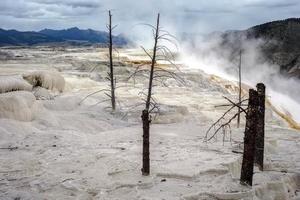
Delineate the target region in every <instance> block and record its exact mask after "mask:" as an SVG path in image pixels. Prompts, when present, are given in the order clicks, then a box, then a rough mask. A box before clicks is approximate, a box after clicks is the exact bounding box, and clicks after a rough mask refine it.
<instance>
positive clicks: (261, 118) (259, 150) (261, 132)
mask: <svg viewBox="0 0 300 200" xmlns="http://www.w3.org/2000/svg"><path fill="white" fill-rule="evenodd" d="M256 88H257V93H258V113H257V120H258V121H257V133H256V134H257V135H256V140H255V159H254V163H255V164H256V165H257V166H258V167H259V169H260V170H261V171H263V169H264V142H265V96H266V94H265V90H266V89H265V85H264V84H263V83H258V84H257V85H256Z"/></svg>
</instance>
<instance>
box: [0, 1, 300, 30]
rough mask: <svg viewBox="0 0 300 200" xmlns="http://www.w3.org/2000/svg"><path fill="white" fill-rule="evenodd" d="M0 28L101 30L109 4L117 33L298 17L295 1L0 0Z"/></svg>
mask: <svg viewBox="0 0 300 200" xmlns="http://www.w3.org/2000/svg"><path fill="white" fill-rule="evenodd" d="M0 1H1V4H0V15H1V16H0V27H1V28H5V29H18V30H40V29H43V28H54V29H61V28H69V27H74V26H77V27H80V28H92V29H97V30H104V29H105V24H106V21H107V10H108V9H112V10H113V15H114V18H113V20H114V21H115V23H117V24H119V26H118V29H117V31H118V32H131V31H133V29H134V27H135V25H136V24H138V23H140V22H146V23H153V22H154V21H155V15H156V14H157V12H160V13H161V15H162V24H163V25H164V26H165V27H167V28H169V29H171V30H172V29H173V30H175V31H179V32H201V33H207V32H211V31H223V30H229V29H245V28H248V27H250V26H252V25H256V24H259V23H263V22H267V21H272V20H278V19H284V18H289V17H300V1H299V0H0Z"/></svg>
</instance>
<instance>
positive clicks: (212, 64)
mask: <svg viewBox="0 0 300 200" xmlns="http://www.w3.org/2000/svg"><path fill="white" fill-rule="evenodd" d="M262 45H265V42H264V41H263V40H261V39H251V40H247V39H242V41H241V44H240V46H241V49H243V54H242V82H243V83H245V84H247V85H250V86H251V87H255V85H256V84H257V83H259V82H262V83H264V84H265V85H266V87H267V95H268V96H269V99H270V100H271V102H272V104H273V105H275V107H276V108H277V109H279V110H280V111H282V112H284V113H286V114H290V115H291V116H292V117H293V119H294V120H296V121H297V122H298V123H299V122H300V92H299V84H300V81H299V80H298V79H294V78H287V77H284V76H283V75H281V74H280V67H279V66H278V65H276V64H272V63H270V62H268V61H267V60H266V59H265V57H264V55H263V53H262V51H261V47H262ZM181 52H182V54H181V59H182V61H183V62H184V63H186V65H187V66H188V67H190V68H194V69H201V70H203V71H204V72H206V73H209V74H215V75H218V76H220V77H222V78H226V79H229V80H233V81H237V78H238V61H239V54H238V52H235V53H234V52H233V49H232V48H224V46H223V45H222V37H221V34H215V35H213V36H211V37H207V36H200V35H198V36H196V37H194V38H193V39H192V40H190V41H183V46H182V51H181Z"/></svg>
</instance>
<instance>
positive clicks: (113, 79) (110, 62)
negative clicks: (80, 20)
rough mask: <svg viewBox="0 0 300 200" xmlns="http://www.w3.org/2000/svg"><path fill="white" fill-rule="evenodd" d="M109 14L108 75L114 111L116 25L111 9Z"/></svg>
mask: <svg viewBox="0 0 300 200" xmlns="http://www.w3.org/2000/svg"><path fill="white" fill-rule="evenodd" d="M108 15H109V24H108V26H107V28H108V33H109V47H108V50H109V69H110V72H109V73H108V77H109V80H110V99H111V107H112V110H113V111H114V110H115V109H116V97H115V81H116V80H115V77H114V66H113V41H112V31H113V29H114V28H115V27H112V21H111V18H112V15H111V12H110V10H109V11H108Z"/></svg>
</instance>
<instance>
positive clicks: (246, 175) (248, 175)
mask: <svg viewBox="0 0 300 200" xmlns="http://www.w3.org/2000/svg"><path fill="white" fill-rule="evenodd" d="M257 112H258V94H257V91H255V90H253V89H250V90H249V105H248V111H247V115H246V128H245V136H244V154H243V162H242V169H241V179H240V182H241V184H246V185H250V186H252V179H253V167H254V155H255V137H256V131H257Z"/></svg>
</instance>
